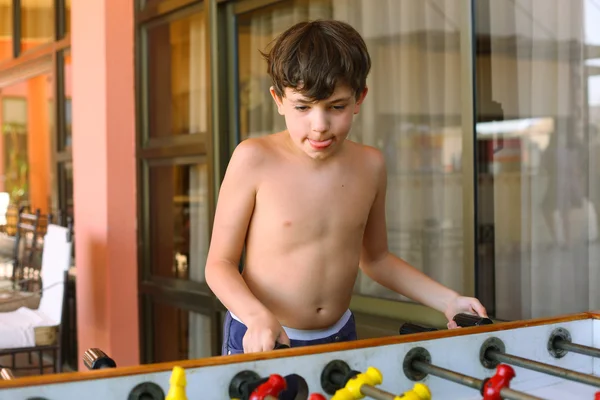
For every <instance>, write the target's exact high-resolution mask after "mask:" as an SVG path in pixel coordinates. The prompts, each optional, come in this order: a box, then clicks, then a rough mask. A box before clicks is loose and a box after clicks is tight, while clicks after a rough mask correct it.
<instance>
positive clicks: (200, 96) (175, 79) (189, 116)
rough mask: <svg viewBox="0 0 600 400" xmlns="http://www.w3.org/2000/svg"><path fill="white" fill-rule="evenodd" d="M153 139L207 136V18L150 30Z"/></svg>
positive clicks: (192, 18)
mask: <svg viewBox="0 0 600 400" xmlns="http://www.w3.org/2000/svg"><path fill="white" fill-rule="evenodd" d="M146 43H147V45H146V51H147V54H148V56H147V57H148V58H147V60H148V64H147V65H148V76H147V77H146V81H147V85H148V100H147V101H148V131H149V136H150V137H164V136H171V135H187V134H198V133H203V134H205V133H206V121H207V119H206V107H205V106H204V105H205V104H206V102H207V99H208V98H207V88H206V82H205V76H206V57H205V56H206V54H205V51H204V49H205V26H204V17H203V14H201V13H198V14H194V15H191V16H189V17H186V18H183V19H179V20H176V21H171V22H168V23H165V24H162V25H156V26H153V27H151V28H149V29H148V30H147V40H146Z"/></svg>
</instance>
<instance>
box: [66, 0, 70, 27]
mask: <svg viewBox="0 0 600 400" xmlns="http://www.w3.org/2000/svg"><path fill="white" fill-rule="evenodd" d="M68 33H71V0H65V34H68Z"/></svg>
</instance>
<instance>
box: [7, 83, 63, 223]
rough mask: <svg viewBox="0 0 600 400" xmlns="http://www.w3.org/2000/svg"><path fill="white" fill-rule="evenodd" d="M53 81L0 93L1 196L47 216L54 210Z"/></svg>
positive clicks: (15, 87) (23, 84)
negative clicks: (52, 197)
mask: <svg viewBox="0 0 600 400" xmlns="http://www.w3.org/2000/svg"><path fill="white" fill-rule="evenodd" d="M52 101H53V91H52V78H51V75H50V74H44V75H38V76H35V77H33V78H30V79H28V80H26V81H22V82H19V83H16V84H14V85H11V86H7V87H4V88H2V91H1V92H0V105H1V106H0V121H2V125H1V126H2V137H1V138H0V139H1V140H0V192H7V193H9V195H10V202H11V204H15V205H18V206H20V205H28V206H30V208H31V209H37V208H39V209H40V211H41V213H42V214H44V213H47V212H48V211H49V208H50V207H51V205H50V204H49V203H50V199H51V188H52V180H51V174H50V155H51V148H50V133H51V132H52V130H53V129H54V128H53V120H52V118H51V113H52V106H51V104H52Z"/></svg>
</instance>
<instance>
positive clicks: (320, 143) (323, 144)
mask: <svg viewBox="0 0 600 400" xmlns="http://www.w3.org/2000/svg"><path fill="white" fill-rule="evenodd" d="M308 142H309V143H310V145H311V146H312V147H313V148H315V149H324V148H327V147H329V145H331V143H332V142H333V139H327V140H311V139H308Z"/></svg>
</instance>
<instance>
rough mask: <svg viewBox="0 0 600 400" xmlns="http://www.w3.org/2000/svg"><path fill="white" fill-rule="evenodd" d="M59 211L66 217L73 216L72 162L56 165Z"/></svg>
mask: <svg viewBox="0 0 600 400" xmlns="http://www.w3.org/2000/svg"><path fill="white" fill-rule="evenodd" d="M58 173H59V182H58V185H59V188H58V190H59V193H60V210H61V212H64V213H65V215H67V216H71V217H72V216H73V162H71V161H67V162H64V163H59V164H58Z"/></svg>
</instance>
